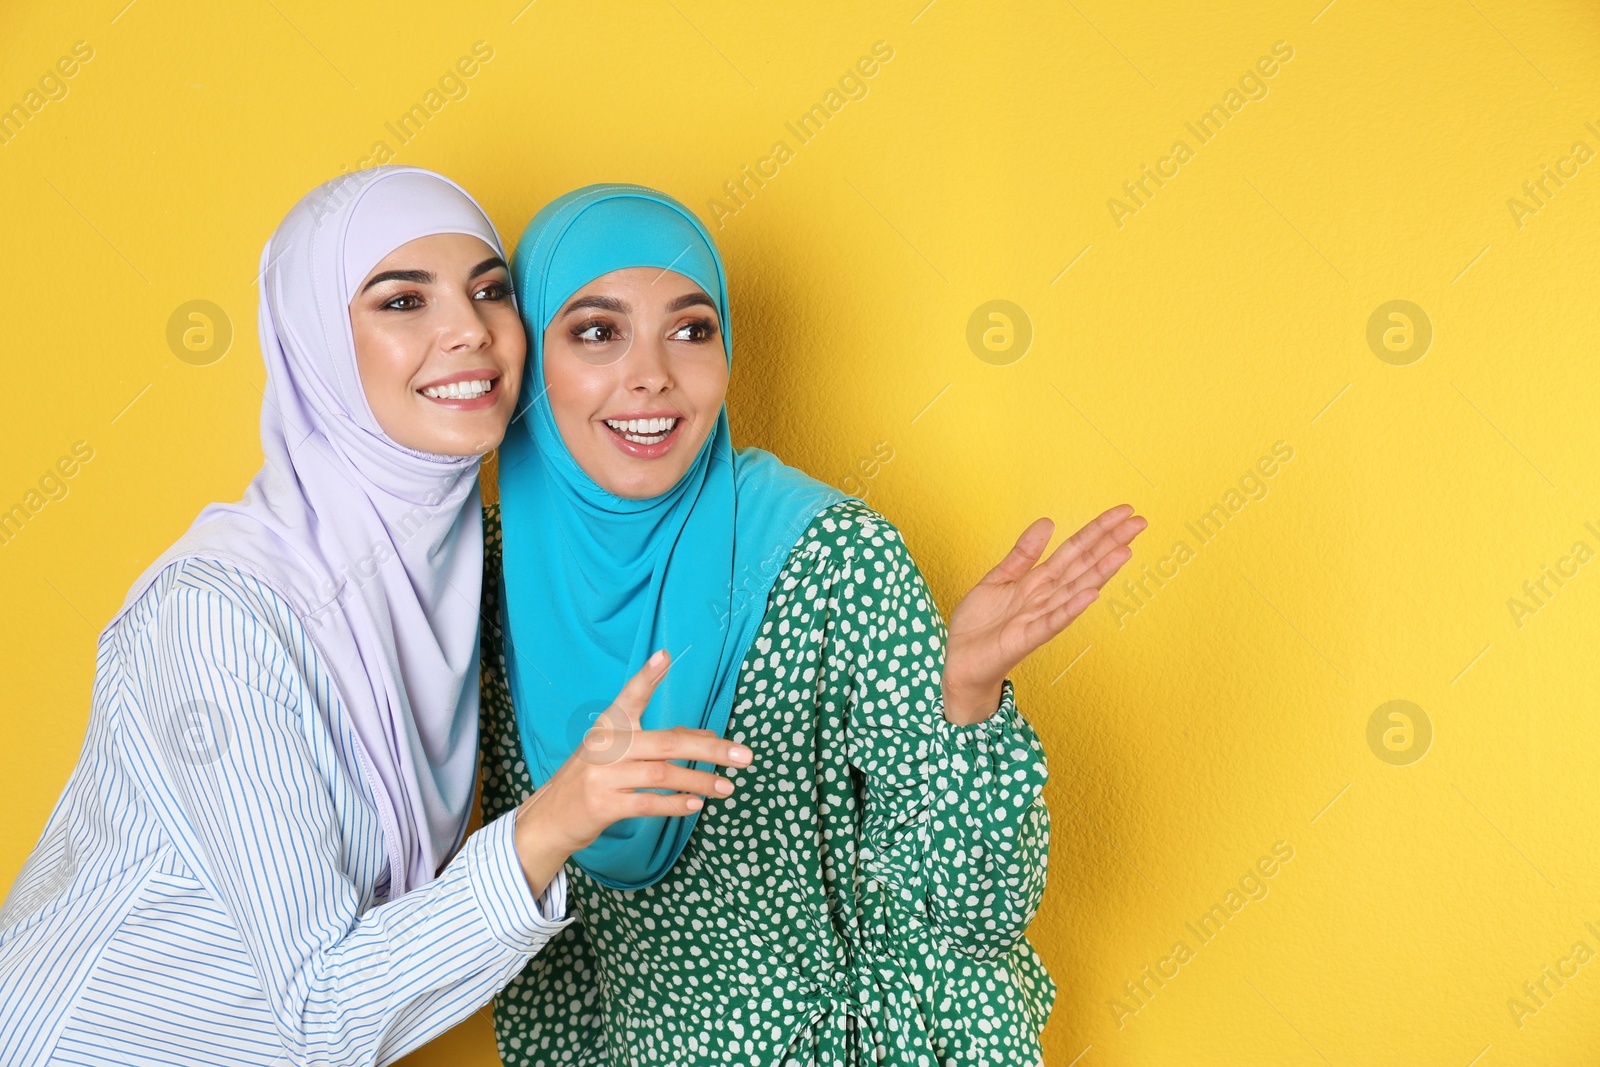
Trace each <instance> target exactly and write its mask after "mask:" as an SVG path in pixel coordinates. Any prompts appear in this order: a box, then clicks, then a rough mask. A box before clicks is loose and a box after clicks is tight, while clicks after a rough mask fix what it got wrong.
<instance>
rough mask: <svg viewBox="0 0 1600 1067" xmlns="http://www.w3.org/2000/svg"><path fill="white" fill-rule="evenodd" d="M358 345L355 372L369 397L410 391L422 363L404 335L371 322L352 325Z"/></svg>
mask: <svg viewBox="0 0 1600 1067" xmlns="http://www.w3.org/2000/svg"><path fill="white" fill-rule="evenodd" d="M351 325H352V330H351V332H352V334H353V335H354V337H355V344H356V369H357V370H358V371H359V372H360V374H361V386H362V388H363V389H365V390H366V392H367V395H368V397H369V398H370V397H373V396H385V397H387V396H393V395H395V394H397V393H408V392H410V385H411V378H412V375H413V374H415V373H416V371H417V368H418V367H420V366H421V365H422V360H421V359H420V358H419V357H417V356H416V354H415V353H413V352H412V351H411V349H410V346H409V345H407V344H406V339H405V338H404V337H402V336H398V335H396V334H393V333H390V332H388V331H385V330H383V329H382V328H380V327H378V326H375V325H374V324H372V323H371V322H364V321H356V322H353V323H352V324H351Z"/></svg>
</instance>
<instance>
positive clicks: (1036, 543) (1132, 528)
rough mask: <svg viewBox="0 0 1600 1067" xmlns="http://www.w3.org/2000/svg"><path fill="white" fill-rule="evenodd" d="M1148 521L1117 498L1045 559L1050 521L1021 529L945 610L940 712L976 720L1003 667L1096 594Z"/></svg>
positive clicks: (990, 705)
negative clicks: (942, 706)
mask: <svg viewBox="0 0 1600 1067" xmlns="http://www.w3.org/2000/svg"><path fill="white" fill-rule="evenodd" d="M1147 525H1149V524H1148V523H1146V522H1145V520H1144V518H1143V517H1142V516H1139V515H1135V514H1134V513H1133V505H1131V504H1118V505H1117V506H1116V507H1114V508H1111V509H1109V510H1107V511H1105V512H1103V513H1102V514H1101V515H1100V516H1099V517H1098V518H1096V519H1094V520H1093V521H1091V522H1090V523H1088V524H1087V525H1086V526H1084V527H1083V529H1081V530H1079V531H1078V532H1077V533H1075V534H1073V535H1072V536H1071V537H1069V538H1067V539H1066V540H1065V541H1063V542H1061V544H1060V545H1058V546H1057V547H1056V550H1055V551H1054V552H1052V553H1050V556H1049V558H1047V559H1046V560H1045V561H1044V562H1043V563H1040V562H1039V556H1040V555H1041V554H1042V553H1043V552H1044V546H1045V545H1047V544H1049V543H1050V535H1051V534H1052V533H1053V532H1054V530H1055V523H1054V522H1053V521H1052V520H1050V519H1039V520H1037V521H1035V522H1034V523H1033V524H1032V525H1030V526H1029V527H1028V528H1027V529H1026V530H1024V531H1022V536H1021V537H1019V538H1017V543H1016V547H1014V548H1013V549H1012V550H1011V551H1010V552H1009V553H1008V554H1007V555H1006V558H1005V559H1003V560H1001V561H1000V563H999V565H998V566H996V567H995V568H994V569H993V570H991V571H990V572H989V573H988V574H986V575H984V577H983V580H982V581H980V582H979V583H978V584H977V585H975V586H974V587H973V588H972V591H971V592H970V593H968V594H967V595H966V597H965V598H964V599H963V600H962V601H961V603H959V604H957V605H956V610H955V611H954V612H952V613H951V615H950V625H949V635H950V639H949V644H948V646H947V647H946V649H945V673H944V693H945V713H946V715H947V716H949V717H950V718H952V719H953V720H955V721H958V722H960V721H975V720H977V719H983V718H987V717H988V716H989V715H990V714H992V713H993V712H994V707H995V703H997V702H998V700H999V692H1000V685H1001V683H1002V682H1003V681H1004V680H1005V677H1006V675H1008V674H1010V673H1011V671H1012V670H1013V669H1014V668H1015V667H1016V665H1017V664H1019V663H1021V662H1022V660H1023V659H1024V658H1025V657H1027V656H1028V654H1029V653H1031V652H1032V651H1033V650H1034V649H1036V648H1038V647H1040V646H1041V645H1043V644H1045V642H1047V641H1049V640H1050V639H1051V638H1053V637H1055V636H1056V635H1057V634H1059V633H1060V632H1061V631H1062V630H1065V629H1066V628H1067V626H1068V625H1069V624H1071V622H1072V620H1073V619H1076V618H1077V617H1078V616H1079V615H1081V614H1083V612H1084V611H1085V609H1087V608H1088V607H1089V605H1090V604H1092V603H1094V600H1095V598H1096V597H1097V596H1099V594H1100V587H1101V586H1103V585H1105V584H1106V582H1107V581H1108V580H1109V579H1110V578H1111V576H1112V575H1113V574H1116V573H1117V570H1118V569H1119V568H1120V567H1121V566H1122V565H1123V564H1124V563H1126V562H1128V560H1129V559H1130V558H1132V556H1133V549H1131V548H1129V547H1128V545H1129V542H1131V541H1132V540H1133V539H1134V538H1135V537H1137V536H1138V535H1139V533H1140V532H1141V531H1142V530H1144V528H1145V527H1146V526H1147Z"/></svg>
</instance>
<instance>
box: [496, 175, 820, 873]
mask: <svg viewBox="0 0 1600 1067" xmlns="http://www.w3.org/2000/svg"><path fill="white" fill-rule="evenodd" d="M629 267H655V268H658V269H661V270H663V271H665V270H671V271H675V272H676V273H678V274H681V275H683V276H684V277H686V278H688V279H690V280H691V281H693V282H695V283H696V284H697V285H699V286H700V288H701V289H703V290H704V291H705V293H706V295H708V296H710V297H711V298H712V300H714V301H715V302H716V306H717V315H718V318H719V321H720V323H721V333H722V339H723V346H724V351H725V353H726V354H727V356H728V358H729V361H730V365H731V361H732V353H733V341H732V329H731V326H730V323H729V318H728V287H727V281H726V277H725V275H724V272H723V267H722V258H721V256H720V255H719V254H718V252H717V247H716V244H715V242H713V241H712V239H711V235H710V233H708V232H707V231H706V228H705V227H704V226H703V225H702V224H701V223H700V221H699V220H698V219H696V218H695V216H694V215H693V214H691V213H690V212H689V210H688V209H687V208H685V207H684V206H683V205H682V204H680V203H678V202H677V201H676V200H674V199H672V198H671V197H669V196H666V195H665V194H662V193H658V192H655V191H654V190H651V189H646V188H643V187H640V186H635V185H591V186H588V187H586V188H583V189H579V190H577V191H575V192H572V193H568V194H567V195H565V196H563V197H560V198H559V199H557V200H555V201H553V202H552V203H550V204H549V205H547V206H546V207H545V208H544V209H543V210H541V211H540V212H539V214H538V215H536V216H535V217H534V219H533V221H532V222H530V223H529V224H528V228H527V230H526V231H524V232H523V234H522V238H521V240H520V241H518V243H517V251H516V255H515V257H514V259H513V262H512V274H513V284H514V286H515V287H516V289H517V292H518V293H519V294H521V304H520V308H521V314H522V317H523V322H524V323H525V324H526V325H527V327H528V336H529V343H530V349H529V359H528V366H527V371H526V374H527V378H526V379H525V381H524V384H523V388H524V390H525V392H524V393H523V394H522V395H524V396H529V397H533V398H534V399H533V401H532V403H531V405H530V407H529V409H528V410H527V413H526V417H525V418H522V419H517V420H514V421H513V423H512V426H511V429H510V431H508V433H507V436H506V440H505V443H504V444H503V445H502V446H501V449H500V509H501V510H500V515H501V523H502V528H503V532H504V538H505V542H504V560H505V565H504V571H503V575H504V579H503V580H504V582H505V588H504V590H503V594H502V596H501V598H500V603H501V625H502V627H503V629H504V632H505V635H506V666H507V673H508V676H509V681H510V685H511V690H512V695H513V699H514V703H515V706H516V716H517V727H518V731H519V733H520V736H521V740H522V748H523V754H524V756H525V758H526V760H527V764H528V768H529V771H530V773H531V775H532V777H533V780H534V782H535V783H536V784H542V783H543V782H545V781H547V780H548V779H549V778H550V776H551V775H552V774H554V773H555V771H556V769H557V768H558V767H560V765H561V764H562V763H563V762H564V761H565V760H566V759H567V758H568V757H569V756H571V755H572V754H573V753H574V752H575V751H577V750H578V748H579V746H580V744H581V743H582V740H583V735H584V733H585V731H586V730H587V729H588V727H589V726H590V724H591V723H592V722H593V721H594V719H595V718H596V717H597V716H598V715H599V714H600V713H601V712H602V711H604V710H605V709H606V707H608V706H609V705H610V703H611V700H612V699H613V698H614V697H615V696H616V694H617V692H618V691H619V690H620V689H621V688H622V686H623V683H624V682H626V681H627V680H628V678H629V677H631V676H632V675H633V674H634V673H635V672H636V671H638V670H639V669H640V668H642V667H643V666H644V661H645V660H646V659H647V658H648V657H649V656H650V654H651V653H652V652H654V651H655V650H656V649H658V648H665V649H667V650H668V652H670V653H671V654H672V657H673V665H672V669H671V670H669V671H668V672H667V675H666V677H665V678H664V679H663V680H662V682H661V684H660V686H658V687H657V689H656V692H655V694H654V696H653V697H652V698H651V700H650V703H649V705H648V706H647V707H646V709H645V711H644V715H643V719H642V726H643V728H644V729H646V730H662V729H670V728H671V727H673V726H680V725H681V726H689V727H695V728H701V729H709V730H712V731H715V732H716V733H719V734H720V733H723V732H724V731H725V730H726V728H727V725H728V717H729V713H730V712H731V711H732V708H733V695H734V690H735V688H736V686H737V683H738V675H739V668H740V665H741V664H742V662H743V660H744V656H745V652H746V651H747V650H748V649H749V648H750V646H751V644H752V642H753V641H754V639H755V634H756V628H757V627H758V626H759V625H760V622H761V619H762V617H763V616H764V615H765V614H766V610H767V597H768V594H769V593H770V592H771V589H772V584H773V581H774V580H775V579H776V577H777V574H778V572H779V571H780V570H781V569H782V567H783V565H784V563H785V561H786V560H787V558H788V555H789V551H790V549H792V548H793V547H794V544H795V541H796V540H797V539H798V538H799V537H800V535H801V534H802V533H804V532H805V528H806V526H807V525H808V524H809V523H810V521H811V520H812V519H813V518H814V517H815V516H816V515H817V514H818V513H819V512H820V511H822V510H823V509H825V508H827V507H829V506H831V505H832V504H834V503H836V502H837V501H839V500H841V499H843V498H844V494H843V493H841V492H839V491H838V490H836V489H833V488H830V487H829V486H826V485H823V484H822V483H820V482H817V481H815V480H813V479H811V478H809V477H807V476H806V475H804V474H802V473H801V472H800V471H797V470H795V469H794V468H792V467H787V466H785V465H784V464H783V463H781V462H780V461H779V460H778V459H777V457H775V456H773V455H772V454H771V453H769V452H763V451H761V450H760V449H755V448H741V449H735V448H734V447H733V443H732V439H731V437H730V435H729V432H728V413H727V409H726V408H724V409H723V410H722V412H721V413H720V414H719V415H718V417H717V423H716V429H715V430H714V431H713V432H712V433H711V435H710V436H709V437H708V438H707V439H706V441H705V443H704V444H703V445H702V447H701V449H700V451H699V453H697V454H696V456H695V459H694V462H693V463H691V464H690V466H689V469H688V471H687V472H686V473H685V474H684V476H683V478H682V479H681V480H680V481H679V482H678V483H677V484H676V485H674V486H673V487H672V488H671V489H669V490H668V491H667V492H665V493H663V494H662V495H660V496H656V497H650V498H646V499H629V498H624V497H619V496H616V495H614V494H612V493H610V492H608V491H607V490H605V489H603V488H602V487H601V486H599V485H598V484H596V482H595V481H594V480H593V479H592V478H590V477H589V475H588V474H587V473H585V472H584V470H583V468H581V467H580V466H579V465H578V464H577V462H576V461H575V460H574V459H573V458H572V454H571V452H569V451H568V449H567V446H566V444H565V443H564V441H563V440H562V437H561V434H560V432H559V431H558V429H557V427H556V422H555V416H554V414H553V413H552V411H551V407H550V399H549V396H548V395H547V393H546V390H545V379H544V359H545V353H544V331H545V328H546V327H547V326H549V324H550V321H551V319H552V318H554V317H555V315H556V314H557V312H558V311H559V310H560V309H561V307H562V305H563V303H564V302H565V301H566V300H567V299H568V298H570V297H571V296H572V295H573V294H574V293H576V292H577V291H578V290H579V289H581V288H582V287H583V286H584V285H587V284H588V283H589V282H591V281H593V280H594V279H595V278H598V277H600V276H601V275H602V274H608V273H610V272H611V271H615V270H623V269H626V268H629ZM624 358H626V357H624ZM585 751H586V752H587V751H588V750H585ZM589 758H595V759H604V758H607V757H606V756H605V755H600V754H596V755H592V756H590V757H589ZM699 769H701V770H711V769H712V768H711V767H709V766H706V765H700V766H699ZM698 818H699V813H698V812H696V813H695V814H693V815H688V816H680V817H675V818H634V819H625V820H623V821H621V822H618V823H614V824H613V825H612V826H611V827H609V828H608V829H607V830H606V831H605V832H604V833H603V834H601V836H600V837H599V839H598V840H596V841H595V842H594V844H592V845H590V846H588V847H587V848H585V849H582V850H580V851H579V852H577V853H575V854H574V856H573V859H574V860H575V861H576V862H577V863H578V865H579V866H580V867H581V868H582V869H583V870H584V871H586V872H587V873H589V874H590V875H592V876H593V877H594V878H595V879H597V880H598V881H600V882H601V883H602V884H604V885H607V886H610V887H612V888H614V889H638V888H642V887H644V886H647V885H650V884H652V883H654V882H657V881H659V880H660V879H661V878H662V877H663V876H664V875H665V874H666V873H667V871H668V870H669V869H670V868H671V867H672V864H673V862H674V861H676V859H677V858H678V854H679V853H680V852H682V851H683V847H684V845H685V844H687V843H688V840H689V836H690V834H691V833H692V832H693V830H694V826H695V822H696V821H697V820H698Z"/></svg>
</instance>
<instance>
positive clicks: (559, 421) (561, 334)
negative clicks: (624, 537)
mask: <svg viewBox="0 0 1600 1067" xmlns="http://www.w3.org/2000/svg"><path fill="white" fill-rule="evenodd" d="M544 383H545V388H546V390H547V392H548V394H549V397H550V409H551V411H552V412H553V413H554V415H555V421H556V428H557V429H558V430H559V431H560V432H561V439H562V440H563V441H565V442H566V445H567V450H568V451H569V452H571V453H572V458H573V459H574V460H575V461H577V464H578V466H580V467H582V468H583V470H584V473H586V474H587V475H589V477H590V478H593V479H594V481H595V483H596V484H598V485H599V486H600V487H601V488H602V489H605V490H607V491H608V492H611V493H613V494H615V495H617V496H620V497H628V498H630V499H636V500H637V499H645V498H648V497H654V496H660V495H661V494H663V493H665V492H667V491H668V490H670V489H671V488H672V487H673V486H674V485H677V484H678V482H679V480H681V479H682V478H683V476H684V474H685V473H686V472H687V471H688V469H689V466H690V464H692V463H693V462H694V460H695V457H696V456H697V455H699V453H700V447H701V445H703V444H704V443H705V440H706V438H707V437H709V436H710V435H711V432H712V430H713V429H715V427H716V425H717V417H718V416H719V415H721V413H722V401H723V398H724V397H725V396H726V395H727V392H728V357H727V353H726V350H725V349H724V348H723V342H722V322H721V320H720V319H719V317H718V315H717V307H716V301H714V300H713V299H712V298H711V297H710V296H708V295H707V294H706V292H705V290H703V289H701V288H700V286H699V285H697V284H696V283H695V282H693V281H691V280H689V279H688V278H686V277H684V276H683V275H681V274H678V273H676V272H674V271H663V270H660V269H658V268H655V267H629V268H627V269H625V270H615V271H612V272H610V273H609V274H602V275H601V276H600V277H598V278H596V279H594V280H593V281H591V282H589V284H587V285H585V286H583V287H582V288H581V289H579V290H578V291H577V292H576V293H574V294H573V295H572V296H571V297H570V298H569V299H568V300H567V302H566V303H565V304H564V305H562V307H561V308H560V309H559V310H558V311H557V312H556V314H555V317H554V318H552V319H551V320H550V325H549V326H548V327H546V328H545V331H544Z"/></svg>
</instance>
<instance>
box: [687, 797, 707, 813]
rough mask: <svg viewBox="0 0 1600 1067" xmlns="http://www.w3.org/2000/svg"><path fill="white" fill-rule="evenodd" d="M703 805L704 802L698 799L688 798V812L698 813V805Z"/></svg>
mask: <svg viewBox="0 0 1600 1067" xmlns="http://www.w3.org/2000/svg"><path fill="white" fill-rule="evenodd" d="M704 803H705V801H703V800H701V799H700V798H699V797H690V798H689V810H690V811H699V810H700V805H702V804H704Z"/></svg>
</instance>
